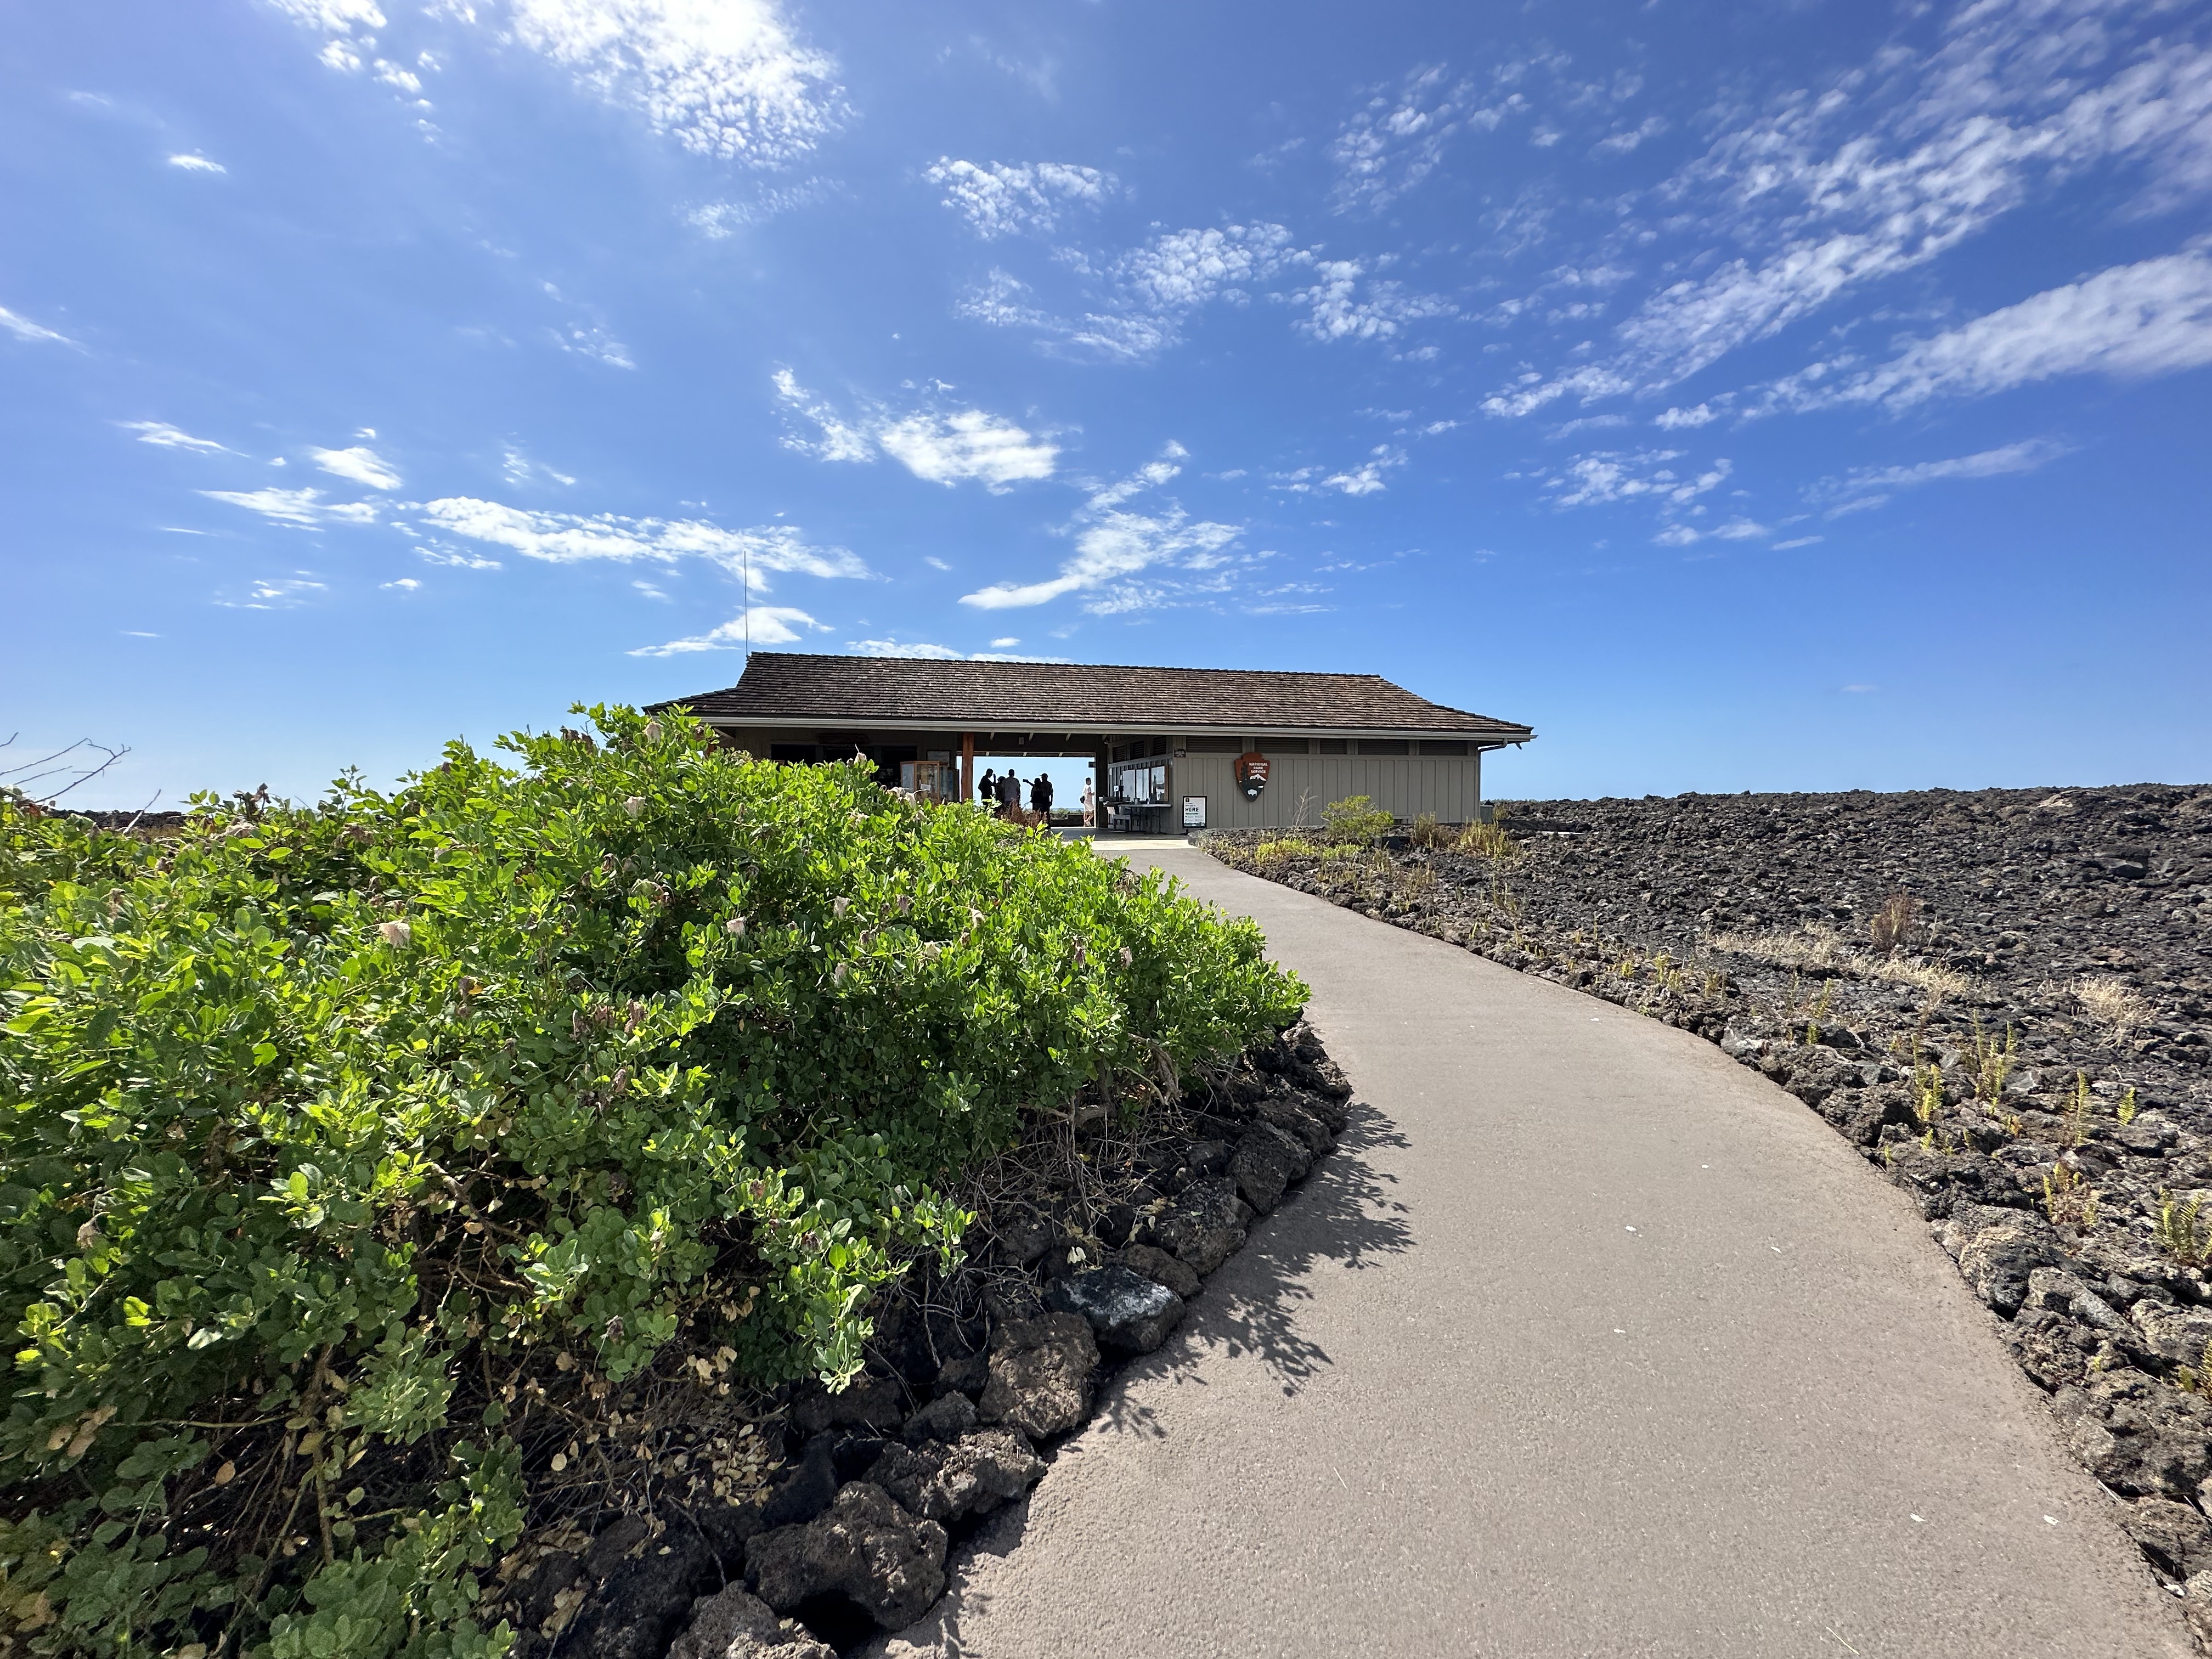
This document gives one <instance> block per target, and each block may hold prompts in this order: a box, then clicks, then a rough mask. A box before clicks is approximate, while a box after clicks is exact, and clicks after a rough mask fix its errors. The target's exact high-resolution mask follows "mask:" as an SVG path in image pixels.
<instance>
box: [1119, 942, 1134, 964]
mask: <svg viewBox="0 0 2212 1659" xmlns="http://www.w3.org/2000/svg"><path fill="white" fill-rule="evenodd" d="M1121 965H1122V966H1123V967H1124V968H1133V967H1135V966H1136V965H1137V959H1136V957H1133V956H1131V955H1130V954H1129V947H1128V946H1127V945H1123V946H1122V947H1121Z"/></svg>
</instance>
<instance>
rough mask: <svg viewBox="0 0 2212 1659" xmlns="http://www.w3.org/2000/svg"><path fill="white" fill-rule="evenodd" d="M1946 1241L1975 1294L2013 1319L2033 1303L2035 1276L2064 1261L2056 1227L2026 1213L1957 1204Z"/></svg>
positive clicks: (1946, 1231)
mask: <svg viewBox="0 0 2212 1659" xmlns="http://www.w3.org/2000/svg"><path fill="white" fill-rule="evenodd" d="M1942 1244H1943V1248H1944V1249H1945V1250H1946V1251H1948V1253H1949V1254H1950V1255H1951V1258H1952V1259H1953V1260H1954V1261H1956V1262H1957V1263H1958V1264H1959V1272H1960V1274H1962V1275H1963V1276H1964V1277H1965V1279H1966V1283H1967V1284H1968V1285H1972V1287H1973V1291H1974V1294H1975V1295H1976V1296H1978V1297H1981V1299H1982V1300H1983V1301H1984V1303H1986V1304H1988V1305H1989V1306H1990V1308H1991V1309H1993V1310H1996V1312H1998V1313H2000V1314H2002V1315H2003V1316H2006V1317H2007V1318H2010V1317H2011V1316H2013V1315H2014V1314H2015V1313H2017V1312H2018V1311H2019V1310H2020V1305H2021V1303H2023V1302H2025V1301H2027V1291H2028V1279H2029V1275H2031V1274H2032V1273H2034V1271H2035V1270H2036V1269H2037V1268H2038V1267H2055V1266H2056V1265H2057V1261H2058V1259H2059V1258H2058V1246H2057V1240H2056V1239H2055V1237H2053V1235H2052V1231H2051V1225H2050V1224H2049V1223H2048V1222H2046V1221H2045V1220H2044V1219H2043V1218H2042V1217H2040V1216H2035V1215H2030V1214H2028V1213H2027V1212H2025V1211H2021V1210H2001V1209H1996V1208H1994V1207H1992V1206H1986V1205H1979V1204H1959V1205H1955V1206H1953V1208H1952V1212H1951V1218H1950V1222H1949V1225H1948V1226H1946V1227H1945V1229H1944V1230H1943V1233H1942Z"/></svg>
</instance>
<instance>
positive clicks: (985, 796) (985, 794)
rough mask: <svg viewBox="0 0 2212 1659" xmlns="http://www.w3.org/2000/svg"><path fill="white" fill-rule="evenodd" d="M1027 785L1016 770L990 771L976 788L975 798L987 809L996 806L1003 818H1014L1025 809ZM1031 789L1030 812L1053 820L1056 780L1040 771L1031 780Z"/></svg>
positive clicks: (1029, 784)
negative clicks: (1023, 797) (1053, 797)
mask: <svg viewBox="0 0 2212 1659" xmlns="http://www.w3.org/2000/svg"><path fill="white" fill-rule="evenodd" d="M1027 788H1028V791H1029V798H1030V811H1032V812H1035V813H1037V814H1039V815H1040V816H1041V817H1045V818H1046V819H1048V820H1049V818H1050V817H1051V815H1052V780H1051V779H1050V778H1048V777H1047V776H1046V775H1044V774H1043V773H1042V772H1040V773H1038V774H1037V775H1036V777H1034V778H1032V779H1030V781H1029V783H1028V785H1027ZM1023 789H1024V785H1023V783H1022V781H1021V779H1020V778H1019V777H1018V776H1017V775H1015V773H1014V771H1013V769H1012V768H1011V767H1009V768H1008V769H1006V771H1004V772H986V773H984V774H983V775H982V777H981V780H980V781H978V782H977V783H976V785H975V799H977V800H978V801H980V802H981V803H982V804H983V805H986V806H991V805H996V806H997V807H998V809H999V812H1000V816H1001V817H1009V818H1010V817H1014V816H1015V815H1016V814H1018V812H1020V811H1021V810H1022V792H1023Z"/></svg>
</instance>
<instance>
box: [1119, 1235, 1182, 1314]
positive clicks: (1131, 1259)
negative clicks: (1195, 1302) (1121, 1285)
mask: <svg viewBox="0 0 2212 1659" xmlns="http://www.w3.org/2000/svg"><path fill="white" fill-rule="evenodd" d="M1121 1265H1122V1266H1123V1267H1127V1268H1128V1269H1129V1271H1130V1272H1132V1273H1142V1274H1144V1276H1145V1277H1146V1278H1147V1279H1151V1280H1152V1282H1153V1283H1154V1284H1155V1285H1166V1286H1167V1287H1168V1289H1170V1290H1171V1291H1174V1292H1175V1293H1176V1295H1177V1296H1179V1297H1182V1299H1183V1300H1184V1301H1186V1302H1188V1301H1189V1300H1190V1298H1191V1297H1194V1296H1196V1295H1197V1294H1198V1287H1199V1284H1200V1279H1199V1277H1198V1274H1197V1273H1194V1272H1193V1271H1192V1270H1191V1269H1190V1268H1189V1267H1185V1266H1184V1265H1183V1263H1182V1261H1180V1260H1179V1259H1177V1258H1176V1257H1175V1256H1172V1255H1169V1254H1168V1253H1167V1252H1166V1251H1165V1250H1164V1249H1160V1247H1159V1246H1158V1245H1157V1244H1132V1245H1131V1246H1129V1248H1128V1249H1126V1250H1124V1251H1122V1252H1121Z"/></svg>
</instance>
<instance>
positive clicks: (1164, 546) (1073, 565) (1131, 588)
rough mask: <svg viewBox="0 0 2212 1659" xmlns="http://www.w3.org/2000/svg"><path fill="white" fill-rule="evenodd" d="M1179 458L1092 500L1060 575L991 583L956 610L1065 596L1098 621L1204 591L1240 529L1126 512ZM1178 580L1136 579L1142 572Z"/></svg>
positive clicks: (1172, 510) (1179, 514) (1170, 454)
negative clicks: (1194, 587) (1194, 589)
mask: <svg viewBox="0 0 2212 1659" xmlns="http://www.w3.org/2000/svg"><path fill="white" fill-rule="evenodd" d="M1184 454H1185V452H1184V450H1183V448H1182V445H1180V444H1170V445H1169V446H1168V448H1167V450H1166V452H1165V453H1164V455H1163V456H1162V458H1161V459H1158V460H1156V461H1153V462H1152V463H1151V464H1149V465H1146V466H1145V467H1143V468H1140V469H1139V471H1137V472H1135V473H1133V474H1132V475H1131V476H1130V477H1127V478H1124V479H1121V481H1120V482H1118V483H1112V484H1108V485H1106V486H1104V487H1103V488H1101V489H1097V490H1094V491H1093V492H1092V493H1091V497H1090V499H1089V500H1088V501H1085V504H1084V506H1083V507H1082V508H1081V510H1080V511H1079V512H1078V513H1077V514H1076V517H1075V520H1074V521H1073V523H1072V524H1071V525H1070V526H1069V533H1071V534H1072V535H1073V537H1074V538H1075V552H1074V555H1073V557H1070V558H1068V559H1066V560H1064V561H1062V562H1061V564H1060V573H1059V574H1057V575H1055V576H1054V577H1051V578H1049V579H1048V580H1044V581H1038V582H994V583H993V584H992V585H991V586H987V587H984V588H981V589H979V590H977V591H976V592H973V593H963V594H962V595H961V596H960V603H961V604H963V605H973V606H975V608H976V609H977V610H980V611H1010V610H1020V609H1024V608H1026V607H1028V606H1030V605H1046V604H1049V603H1050V602H1051V601H1052V600H1054V599H1060V598H1063V597H1065V596H1066V595H1067V594H1070V593H1085V594H1088V595H1089V596H1090V598H1089V599H1087V600H1086V602H1085V609H1086V610H1089V611H1094V612H1097V613H1100V614H1110V613H1114V612H1118V611H1136V610H1145V609H1150V608H1152V607H1153V606H1156V605H1161V604H1164V603H1168V602H1170V600H1171V599H1173V598H1174V597H1175V596H1176V593H1177V592H1179V591H1181V590H1182V588H1183V587H1184V586H1185V585H1186V584H1187V583H1188V581H1189V580H1190V578H1191V577H1192V576H1193V575H1195V576H1197V577H1198V578H1199V579H1200V582H1201V583H1202V584H1203V583H1204V581H1205V579H1206V577H1207V575H1208V574H1210V573H1216V572H1218V571H1220V570H1221V569H1222V568H1223V567H1224V566H1225V565H1226V564H1227V563H1228V562H1229V550H1230V549H1231V548H1232V547H1233V546H1234V545H1235V544H1236V543H1237V540H1238V538H1240V537H1241V536H1242V535H1243V526H1239V525H1229V524H1218V523H1215V522H1213V521H1212V520H1198V521H1195V522H1194V521H1193V520H1191V519H1190V517H1189V516H1188V514H1187V513H1185V512H1184V511H1183V509H1182V506H1181V504H1180V503H1178V502H1175V501H1165V502H1163V503H1162V504H1161V505H1160V506H1159V507H1158V508H1156V509H1155V510H1154V511H1152V512H1150V513H1139V512H1134V511H1132V510H1130V507H1129V506H1128V503H1129V502H1130V501H1133V499H1134V498H1135V497H1137V496H1138V495H1142V494H1145V493H1146V492H1148V491H1150V490H1152V489H1158V488H1159V487H1160V486H1161V485H1163V484H1164V483H1167V482H1169V481H1170V479H1172V478H1173V477H1176V474H1177V473H1178V472H1179V471H1181V470H1182V469H1181V467H1180V466H1179V465H1177V463H1178V462H1180V461H1181V460H1182V459H1183V458H1184ZM1153 571H1174V572H1177V573H1180V574H1179V575H1176V576H1167V577H1164V578H1162V577H1154V578H1152V579H1151V580H1138V579H1139V577H1140V576H1143V575H1145V574H1146V573H1148V572H1153Z"/></svg>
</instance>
